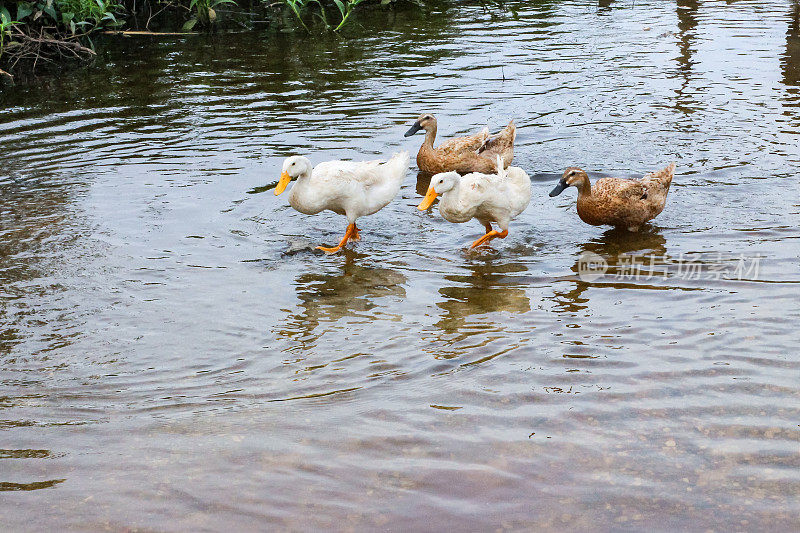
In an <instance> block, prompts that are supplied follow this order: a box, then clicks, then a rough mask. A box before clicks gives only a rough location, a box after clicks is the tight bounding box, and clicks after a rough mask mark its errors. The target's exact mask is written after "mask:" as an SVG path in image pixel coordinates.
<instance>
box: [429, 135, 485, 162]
mask: <svg viewBox="0 0 800 533" xmlns="http://www.w3.org/2000/svg"><path fill="white" fill-rule="evenodd" d="M488 138H489V128H484V129H483V130H481V131H479V132H478V133H476V134H474V135H468V136H466V137H454V138H452V139H449V140H447V141H445V142H443V143H442V144H440V145H439V147H438V148H436V151H437V152H439V153H441V154H442V155H443V156H448V155H457V154H461V153H463V152H474V151H476V150H478V149H479V148H480V147H481V146H482V145H483V143H484V142H485V141H486V139H488Z"/></svg>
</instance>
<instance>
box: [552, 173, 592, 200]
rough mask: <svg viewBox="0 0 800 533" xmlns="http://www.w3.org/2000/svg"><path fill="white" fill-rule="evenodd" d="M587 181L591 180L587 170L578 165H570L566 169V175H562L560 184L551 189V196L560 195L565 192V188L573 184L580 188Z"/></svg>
mask: <svg viewBox="0 0 800 533" xmlns="http://www.w3.org/2000/svg"><path fill="white" fill-rule="evenodd" d="M587 181H589V176H587V175H586V172H584V171H583V170H581V169H580V168H578V167H569V168H568V169H567V170H565V171H564V175H563V176H561V179H560V180H559V181H558V185H556V186H555V188H554V189H553V190H552V191H550V196H551V197H553V196H558V195H559V194H561V193H562V192H564V189H566V188H567V187H571V186H575V187H577V188H578V189H580V188H581V187H583V184H584V183H585V182H587Z"/></svg>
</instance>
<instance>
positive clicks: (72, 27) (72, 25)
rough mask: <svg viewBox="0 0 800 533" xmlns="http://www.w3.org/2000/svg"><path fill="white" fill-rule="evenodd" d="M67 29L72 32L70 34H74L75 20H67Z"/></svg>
mask: <svg viewBox="0 0 800 533" xmlns="http://www.w3.org/2000/svg"><path fill="white" fill-rule="evenodd" d="M69 29H70V31H71V32H72V35H75V21H74V20H70V21H69Z"/></svg>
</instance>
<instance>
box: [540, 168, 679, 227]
mask: <svg viewBox="0 0 800 533" xmlns="http://www.w3.org/2000/svg"><path fill="white" fill-rule="evenodd" d="M674 174H675V163H672V164H670V165H669V166H668V167H667V168H665V169H664V170H661V171H658V172H653V173H651V174H648V175H647V176H645V177H643V178H641V179H638V180H632V179H622V178H602V179H599V180H597V181H596V182H595V184H594V185H592V184H591V183H589V176H587V175H586V172H584V171H583V170H581V169H579V168H578V167H570V168H568V169H567V170H565V171H564V175H563V176H562V177H561V180H560V181H559V182H558V185H556V187H555V188H554V189H553V190H552V192H550V196H558V195H559V194H561V193H562V192H563V191H564V189H566V188H567V187H569V186H575V187H577V188H578V216H579V217H581V220H583V221H584V222H586V223H587V224H591V225H593V226H602V225H609V226H616V227H623V228H628V230H630V231H637V230H638V229H639V227H640V226H641V225H642V224H644V223H645V222H647V221H648V220H652V219H653V218H655V217H656V216H657V215H658V214H659V213H661V211H663V210H664V205H665V204H666V203H667V193H669V186H670V184H671V183H672V176H673V175H674Z"/></svg>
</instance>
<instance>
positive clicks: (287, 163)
mask: <svg viewBox="0 0 800 533" xmlns="http://www.w3.org/2000/svg"><path fill="white" fill-rule="evenodd" d="M313 168H314V167H312V166H311V161H309V160H308V158H306V157H303V156H300V155H295V156H292V157H287V158H286V160H284V162H283V169H282V170H281V179H280V180H279V181H278V185H276V186H275V196H278V195H279V194H280V193H282V192H283V191H285V190H286V186H287V185H289V182H290V181H292V179H296V178H299V177H301V176H308V175H311V170H312V169H313Z"/></svg>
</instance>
